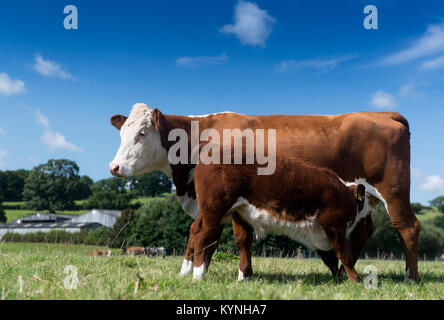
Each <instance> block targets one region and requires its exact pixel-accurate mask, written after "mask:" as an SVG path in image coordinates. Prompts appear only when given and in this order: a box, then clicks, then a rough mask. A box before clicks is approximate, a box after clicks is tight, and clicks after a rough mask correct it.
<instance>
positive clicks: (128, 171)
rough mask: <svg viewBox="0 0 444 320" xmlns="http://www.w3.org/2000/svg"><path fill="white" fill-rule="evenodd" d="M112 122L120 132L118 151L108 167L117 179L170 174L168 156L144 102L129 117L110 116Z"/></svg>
mask: <svg viewBox="0 0 444 320" xmlns="http://www.w3.org/2000/svg"><path fill="white" fill-rule="evenodd" d="M111 123H112V124H113V125H114V126H115V127H116V128H117V129H119V130H120V138H121V143H120V148H119V150H118V151H117V154H116V156H115V157H114V160H113V161H112V162H111V164H110V166H109V168H110V171H111V174H113V175H115V176H118V177H130V176H133V175H137V174H141V173H149V172H152V171H156V170H160V171H163V172H164V173H165V174H167V175H170V174H171V168H170V166H169V162H168V155H167V152H166V150H165V148H163V147H162V145H161V141H160V134H159V131H158V130H157V129H156V128H155V127H154V124H153V114H152V109H150V108H149V107H148V106H147V105H145V104H143V103H137V104H135V105H134V106H133V108H132V110H131V113H130V115H129V117H128V118H126V117H125V116H120V115H119V116H113V117H112V118H111Z"/></svg>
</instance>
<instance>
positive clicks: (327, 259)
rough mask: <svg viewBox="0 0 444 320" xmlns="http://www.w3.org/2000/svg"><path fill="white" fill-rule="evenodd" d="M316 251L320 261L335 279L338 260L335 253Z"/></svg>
mask: <svg viewBox="0 0 444 320" xmlns="http://www.w3.org/2000/svg"><path fill="white" fill-rule="evenodd" d="M316 251H317V253H318V254H319V256H320V257H321V259H322V261H324V263H325V265H326V266H327V267H328V268H329V269H330V271H331V274H332V276H333V277H336V276H337V275H338V262H339V259H338V257H337V256H336V253H335V251H334V250H329V251H322V250H316Z"/></svg>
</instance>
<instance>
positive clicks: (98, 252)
mask: <svg viewBox="0 0 444 320" xmlns="http://www.w3.org/2000/svg"><path fill="white" fill-rule="evenodd" d="M89 255H90V256H101V257H109V256H111V250H94V251H91V252H90V253H89Z"/></svg>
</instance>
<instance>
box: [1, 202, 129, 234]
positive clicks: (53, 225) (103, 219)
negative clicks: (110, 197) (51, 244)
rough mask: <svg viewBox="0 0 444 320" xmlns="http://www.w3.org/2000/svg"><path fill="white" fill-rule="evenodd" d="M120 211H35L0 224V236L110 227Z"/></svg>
mask: <svg viewBox="0 0 444 320" xmlns="http://www.w3.org/2000/svg"><path fill="white" fill-rule="evenodd" d="M120 215H121V212H120V211H114V210H101V209H94V210H91V211H89V212H86V213H84V214H82V215H79V216H75V215H66V214H54V213H35V214H31V215H29V216H26V217H22V218H20V219H17V220H14V221H12V222H10V223H6V224H0V238H1V237H3V235H5V234H6V233H20V234H24V233H33V232H49V231H52V230H58V231H66V232H79V231H81V230H82V229H95V228H98V227H101V226H105V227H112V226H113V225H114V223H115V222H116V220H117V218H118V217H119V216H120Z"/></svg>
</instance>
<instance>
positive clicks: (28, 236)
mask: <svg viewBox="0 0 444 320" xmlns="http://www.w3.org/2000/svg"><path fill="white" fill-rule="evenodd" d="M108 229H109V228H106V227H100V228H97V229H95V230H88V229H83V230H82V231H80V232H72V233H71V232H66V231H59V230H52V231H50V232H34V233H25V234H19V233H7V234H5V235H4V236H3V237H2V241H6V242H41V243H63V244H87V245H97V246H104V245H107V243H108V232H109V231H108Z"/></svg>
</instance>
